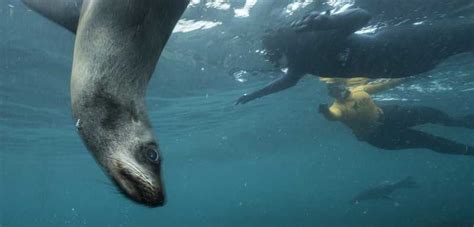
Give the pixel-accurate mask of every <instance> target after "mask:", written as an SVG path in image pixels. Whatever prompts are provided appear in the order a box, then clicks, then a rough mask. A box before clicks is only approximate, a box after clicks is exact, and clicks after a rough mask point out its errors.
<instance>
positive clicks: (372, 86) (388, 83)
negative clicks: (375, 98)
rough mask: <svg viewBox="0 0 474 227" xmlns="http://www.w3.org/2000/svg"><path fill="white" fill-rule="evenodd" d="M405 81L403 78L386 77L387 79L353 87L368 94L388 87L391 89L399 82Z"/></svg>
mask: <svg viewBox="0 0 474 227" xmlns="http://www.w3.org/2000/svg"><path fill="white" fill-rule="evenodd" d="M404 81H405V79H403V78H401V79H388V80H382V81H378V82H372V83H369V84H366V85H362V86H359V87H356V88H355V89H362V90H364V91H365V92H367V93H369V94H375V93H378V92H382V91H386V90H389V89H392V88H394V87H396V86H398V85H400V84H402V83H403V82H404Z"/></svg>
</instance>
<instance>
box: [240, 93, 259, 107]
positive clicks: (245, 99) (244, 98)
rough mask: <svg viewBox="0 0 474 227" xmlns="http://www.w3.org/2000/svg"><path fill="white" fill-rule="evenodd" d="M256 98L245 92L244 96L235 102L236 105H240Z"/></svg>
mask: <svg viewBox="0 0 474 227" xmlns="http://www.w3.org/2000/svg"><path fill="white" fill-rule="evenodd" d="M254 99H255V98H254V97H253V96H252V95H251V94H250V95H249V94H244V95H242V96H240V98H239V99H237V101H236V102H235V105H239V104H245V103H248V102H250V101H252V100H254Z"/></svg>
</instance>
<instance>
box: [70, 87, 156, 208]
mask: <svg viewBox="0 0 474 227" xmlns="http://www.w3.org/2000/svg"><path fill="white" fill-rule="evenodd" d="M73 114H74V117H75V118H76V119H77V122H78V123H77V124H76V126H77V129H78V132H79V134H80V136H81V137H82V139H83V141H84V143H85V144H86V146H87V147H88V149H89V150H90V151H91V153H92V154H93V155H94V157H95V158H96V160H97V162H98V163H99V164H100V166H101V167H102V168H103V169H104V170H105V172H106V173H107V174H108V175H109V176H110V177H111V179H112V181H113V182H114V183H115V184H116V185H117V186H118V188H119V190H120V191H121V192H122V193H123V194H124V195H125V196H127V197H129V198H130V199H132V200H134V201H136V202H138V203H140V204H144V205H147V206H151V207H156V206H162V205H164V202H165V196H164V188H163V184H162V180H161V162H162V159H161V156H160V152H159V147H158V143H157V142H156V140H155V139H154V135H153V131H152V128H151V125H150V123H149V120H148V118H147V114H146V109H145V105H144V102H143V101H142V100H141V101H138V102H135V101H133V100H121V99H120V98H118V97H114V96H113V95H110V94H107V93H105V92H104V91H100V90H99V91H97V92H94V93H93V94H92V95H91V96H88V97H83V98H82V99H81V102H79V103H75V104H74V105H73Z"/></svg>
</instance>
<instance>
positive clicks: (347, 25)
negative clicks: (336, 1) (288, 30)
mask: <svg viewBox="0 0 474 227" xmlns="http://www.w3.org/2000/svg"><path fill="white" fill-rule="evenodd" d="M371 18H372V16H371V15H370V14H369V12H367V11H366V10H363V9H360V8H354V9H348V10H345V11H343V12H340V13H336V14H330V12H329V11H327V12H325V13H322V14H318V13H314V12H313V13H311V14H310V15H308V16H306V17H305V18H303V19H301V20H299V21H296V22H294V23H293V24H292V27H293V28H295V30H296V31H297V32H307V31H329V30H337V31H341V32H342V33H344V34H346V35H349V34H352V33H353V32H355V31H357V30H359V29H361V28H363V27H364V26H366V25H367V24H368V22H369V21H370V19H371Z"/></svg>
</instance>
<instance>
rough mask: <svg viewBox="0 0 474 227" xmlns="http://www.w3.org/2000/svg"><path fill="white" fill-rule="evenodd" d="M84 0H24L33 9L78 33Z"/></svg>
mask: <svg viewBox="0 0 474 227" xmlns="http://www.w3.org/2000/svg"><path fill="white" fill-rule="evenodd" d="M82 1H83V0H22V2H23V3H24V4H25V5H27V6H28V7H29V8H31V9H32V10H34V11H36V12H38V13H39V14H41V15H43V16H44V17H46V18H48V19H50V20H51V21H53V22H55V23H57V24H59V25H61V26H63V27H65V28H66V29H67V30H69V31H71V32H73V33H76V30H77V24H78V22H79V16H80V15H81V8H82Z"/></svg>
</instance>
